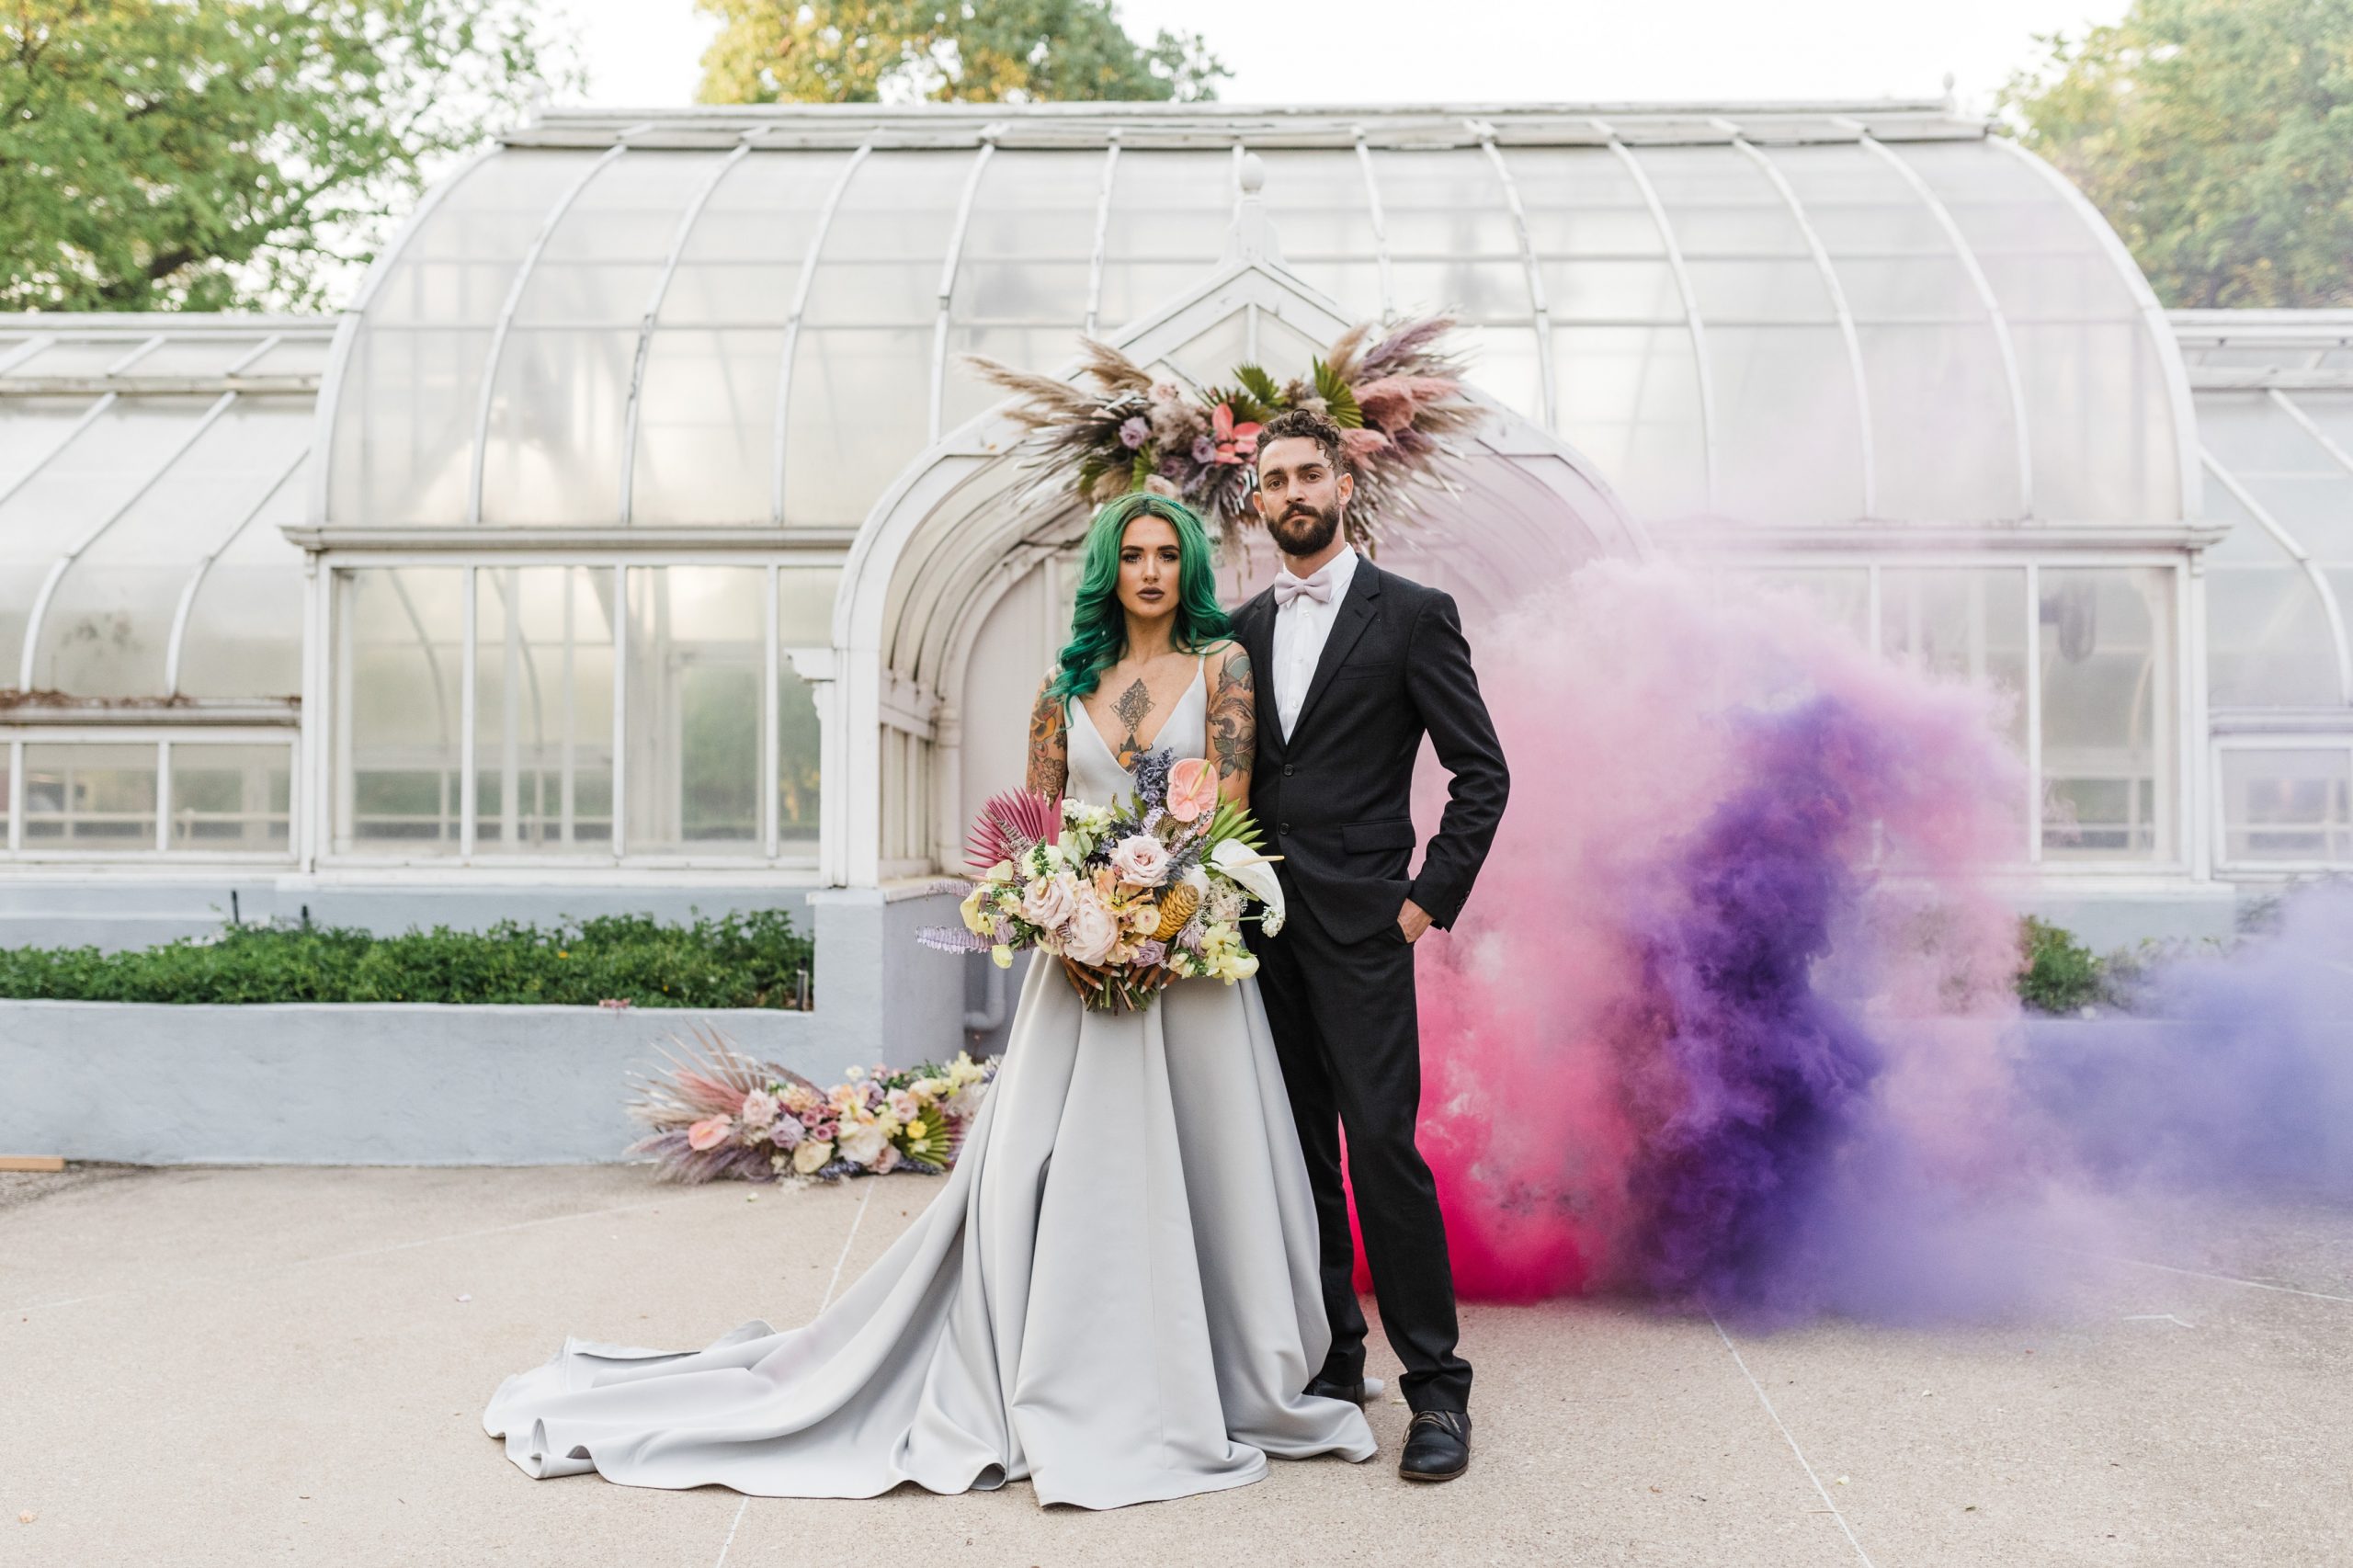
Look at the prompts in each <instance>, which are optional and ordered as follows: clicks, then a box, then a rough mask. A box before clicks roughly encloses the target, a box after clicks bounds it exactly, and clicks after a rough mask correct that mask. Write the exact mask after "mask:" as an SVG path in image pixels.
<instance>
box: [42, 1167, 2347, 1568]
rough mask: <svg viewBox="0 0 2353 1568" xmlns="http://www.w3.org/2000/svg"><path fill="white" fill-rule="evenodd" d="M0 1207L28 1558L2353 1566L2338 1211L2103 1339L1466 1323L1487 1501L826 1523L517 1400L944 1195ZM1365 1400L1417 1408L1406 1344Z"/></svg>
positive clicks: (1350, 1486) (836, 1190)
mask: <svg viewBox="0 0 2353 1568" xmlns="http://www.w3.org/2000/svg"><path fill="white" fill-rule="evenodd" d="M0 1179H5V1181H6V1185H5V1186H0V1308H5V1311H4V1312H0V1389H4V1390H5V1392H0V1412H5V1415H6V1419H5V1420H0V1564H17V1563H24V1564H39V1565H42V1568H78V1565H82V1564H114V1563H127V1562H141V1563H150V1564H163V1565H169V1568H177V1565H180V1564H189V1565H195V1564H210V1563H236V1564H246V1563H254V1562H323V1563H334V1564H338V1565H350V1568H358V1565H363V1564H374V1563H385V1564H393V1563H398V1564H404V1565H407V1564H439V1563H451V1564H458V1563H464V1564H474V1563H484V1562H494V1563H503V1564H518V1565H519V1564H540V1563H547V1564H566V1565H580V1564H602V1563H612V1564H628V1565H631V1568H639V1565H644V1568H654V1565H661V1564H678V1565H680V1568H730V1565H738V1568H740V1565H744V1564H758V1563H782V1562H810V1561H818V1562H853V1563H858V1564H860V1565H861V1568H864V1565H869V1564H874V1563H878V1562H892V1561H920V1562H926V1563H931V1562H945V1563H967V1562H969V1563H973V1564H990V1565H994V1564H999V1563H1011V1564H1038V1565H1040V1568H1061V1565H1064V1564H1094V1563H1102V1564H1111V1563H1118V1564H1121V1565H1134V1564H1156V1563H1164V1562H1165V1563H1193V1562H1217V1563H1219V1564H1221V1565H1231V1568H1243V1565H1256V1564H1269V1565H1272V1564H1292V1563H1318V1564H1321V1563H1331V1564H1367V1565H1371V1564H1390V1563H1398V1564H1404V1563H1432V1562H1442V1563H1449V1564H1453V1563H1485V1562H1495V1563H1506V1562H1508V1563H1513V1564H1522V1563H1530V1562H1542V1563H1553V1562H1560V1563H1611V1564H1616V1563H1628V1564H1634V1563H1639V1564H1666V1563H1675V1564H1683V1563H1690V1564H1725V1565H1737V1568H1779V1565H1781V1564H1790V1565H1797V1564H1807V1565H1813V1564H1839V1563H1866V1564H1872V1565H1876V1568H1899V1565H1902V1568H1930V1565H1934V1568H1953V1565H1961V1564H1976V1563H1987V1564H1994V1563H2000V1564H2005V1565H2014V1564H2046V1563H2047V1564H2075V1563H2085V1564H2095V1563H2096V1564H2135V1565H2142V1564H2168V1565H2170V1564H2184V1565H2188V1564H2209V1563H2217V1562H2247V1563H2262V1564H2266V1565H2267V1568H2269V1565H2289V1564H2313V1565H2320V1564H2336V1563H2342V1562H2347V1561H2348V1560H2353V1467H2348V1462H2347V1461H2348V1459H2353V1401H2348V1399H2347V1394H2348V1392H2353V1379H2348V1373H2353V1214H2348V1213H2347V1212H2345V1211H2343V1210H2326V1209H2320V1208H2298V1207H2292V1206H2288V1207H2270V1208H2266V1209H2262V1210H2237V1211H2232V1210H2210V1211H2206V1212H2203V1213H2200V1214H2198V1215H2195V1216H2185V1217H2184V1218H2183V1220H2182V1221H2181V1222H2180V1223H2178V1224H2177V1225H2176V1226H2174V1227H2172V1228H2171V1229H2170V1230H2169V1232H2168V1233H2167V1235H2166V1238H2165V1247H2164V1248H2163V1249H2162V1256H2159V1255H2158V1254H2157V1253H2156V1252H2151V1251H2146V1250H2144V1253H2143V1256H2138V1257H2135V1258H2133V1259H2131V1260H2129V1261H2120V1260H2114V1259H2092V1258H2068V1259H2063V1260H2058V1261H2057V1262H2056V1263H2055V1264H2054V1267H2063V1268H2064V1269H2066V1270H2067V1271H2068V1280H2069V1283H2068V1289H2067V1292H2066V1300H2067V1303H2068V1304H2067V1306H2066V1308H2065V1310H2064V1311H2063V1312H2060V1313H2058V1314H2056V1315H2054V1316H2051V1317H2046V1318H2043V1319H2040V1320H2038V1321H2035V1322H2027V1323H2017V1324H2006V1325H2004V1326H2000V1327H1993V1328H1979V1329H1971V1330H1967V1331H1949V1330H1948V1331H1936V1332H1915V1331H1896V1330H1889V1329H1881V1328H1872V1327H1866V1326H1861V1325H1857V1324H1820V1325H1816V1326H1813V1327H1811V1328H1806V1329H1802V1330H1796V1331H1790V1332H1785V1333H1780V1334H1775V1335H1753V1334H1747V1333H1742V1332H1737V1331H1735V1332H1733V1333H1731V1334H1725V1333H1723V1332H1722V1331H1720V1330H1719V1328H1718V1327H1717V1326H1716V1325H1715V1324H1712V1323H1711V1322H1710V1321H1709V1320H1707V1319H1706V1318H1697V1319H1693V1318H1677V1317H1665V1316H1659V1315H1655V1314H1654V1313H1652V1312H1647V1311H1644V1310H1642V1309H1640V1308H1637V1307H1634V1306H1631V1305H1628V1304H1624V1303H1609V1302H1570V1303H1555V1304H1548V1305H1543V1306H1536V1307H1472V1308H1470V1309H1467V1310H1466V1312H1465V1320H1464V1342H1465V1349H1466V1352H1467V1353H1468V1354H1469V1356H1470V1357H1471V1358H1472V1361H1473V1363H1474V1364H1475V1365H1476V1366H1477V1368H1478V1389H1477V1393H1476V1396H1475V1398H1474V1401H1473V1404H1474V1408H1475V1411H1476V1414H1477V1416H1478V1428H1477V1434H1476V1442H1475V1445H1474V1453H1475V1460H1474V1462H1473V1465H1472V1471H1471V1473H1470V1474H1469V1475H1468V1476H1466V1477H1465V1478H1463V1479H1462V1480H1461V1481H1459V1482H1455V1483H1449V1484H1447V1485H1444V1486H1438V1487H1427V1486H1421V1487H1417V1486H1409V1485H1408V1484H1407V1483H1404V1482H1401V1481H1399V1480H1398V1479H1397V1476H1396V1474H1395V1471H1394V1463H1395V1456H1396V1451H1397V1446H1398V1444H1399V1442H1400V1441H1401V1440H1402V1437H1403V1433H1404V1421H1405V1414H1406V1413H1405V1411H1404V1408H1403V1406H1402V1405H1398V1404H1395V1403H1388V1402H1386V1401H1384V1402H1383V1403H1381V1405H1379V1406H1378V1407H1376V1408H1375V1409H1374V1410H1373V1411H1372V1412H1371V1414H1372V1416H1373V1426H1374V1430H1375V1432H1376V1433H1377V1434H1378V1436H1379V1437H1380V1438H1381V1444H1382V1452H1381V1457H1380V1458H1378V1459H1376V1460H1372V1461H1370V1463H1367V1464H1364V1465H1358V1466H1351V1465H1348V1464H1347V1463H1344V1462H1342V1461H1339V1460H1319V1461H1311V1462H1306V1463H1280V1462H1279V1463H1278V1464H1277V1465H1276V1466H1275V1467H1274V1473H1273V1474H1272V1475H1271V1476H1270V1477H1269V1478H1268V1479H1267V1481H1266V1482H1264V1483H1260V1484H1258V1485H1256V1486H1250V1487H1245V1488H1243V1489H1241V1490H1239V1491H1234V1492H1227V1493H1221V1494H1211V1495H1209V1496H1204V1497H1196V1498H1188V1499H1184V1500H1181V1501H1178V1502H1175V1503H1166V1504H1155V1505H1147V1506H1140V1507H1134V1508H1127V1509H1121V1510H1118V1511H1115V1512H1112V1513H1108V1514H1090V1513H1086V1512H1083V1511H1079V1510H1074V1509H1060V1508H1057V1509H1051V1510H1048V1509H1041V1508H1040V1507H1039V1506H1037V1504H1036V1501H1035V1499H1034V1497H1033V1495H1032V1494H1031V1493H1030V1492H1029V1488H1028V1487H1027V1486H1026V1485H1021V1484H1015V1485H1012V1486H1008V1487H1006V1488H1005V1489H1004V1490H1003V1491H1000V1492H997V1493H995V1494H969V1495H965V1496H960V1497H935V1496H932V1495H930V1494H926V1493H922V1492H919V1491H910V1490H902V1491H901V1492H899V1493H896V1494H892V1495H891V1496H889V1497H887V1498H883V1499H880V1500H876V1501H872V1502H804V1501H791V1500H782V1499H770V1498H749V1499H747V1498H745V1497H744V1496H742V1495H741V1494H736V1493H733V1492H729V1491H725V1490H723V1489H720V1488H716V1487H706V1488H701V1489H699V1490H697V1491H693V1492H685V1493H678V1492H658V1491H649V1490H642V1489H636V1488H630V1487H623V1486H617V1485H614V1484H612V1483H608V1482H606V1481H603V1480H601V1479H600V1478H597V1477H595V1476H577V1477H566V1478H563V1479H559V1480H553V1481H545V1482H535V1481H532V1480H530V1479H529V1478H528V1477H527V1476H525V1475H524V1474H523V1473H522V1472H521V1471H517V1470H516V1469H515V1468H514V1467H513V1466H511V1465H510V1464H508V1463H507V1462H506V1459H505V1457H504V1455H503V1453H502V1451H501V1449H500V1447H499V1445H498V1443H497V1442H496V1441H495V1440H494V1439H492V1438H490V1437H485V1436H484V1435H483V1431H482V1429H481V1425H480V1420H481V1413H482V1408H483V1403H484V1402H485V1401H486V1400H487V1398H488V1397H489V1394H490V1392H491V1390H492V1389H493V1388H494V1386H495V1385H496V1383H497V1381H498V1380H499V1379H500V1378H501V1377H503V1376H505V1375H506V1374H507V1373H508V1372H511V1371H516V1370H519V1369H522V1368H525V1367H529V1366H533V1365H536V1364H538V1363H540V1362H541V1361H544V1360H546V1359H547V1358H548V1357H549V1356H550V1355H551V1354H552V1353H553V1352H554V1351H555V1349H556V1347H557V1346H559V1345H560V1344H561V1342H562V1340H563V1335H565V1334H567V1333H572V1334H578V1335H583V1336H585V1337H590V1338H597V1339H608V1340H620V1341H623V1342H626V1343H632V1344H641V1345H650V1346H673V1347H689V1346H699V1345H702V1344H705V1343H707V1342H708V1341H710V1339H712V1338H715V1337H717V1336H718V1335H721V1334H722V1333H724V1332H726V1331H727V1330H728V1329H730V1328H733V1327H734V1326H735V1325H736V1324H740V1323H743V1322H745V1320H747V1319H750V1318H754V1317H764V1318H766V1319H767V1320H768V1321H769V1322H771V1323H774V1324H778V1325H779V1326H782V1325H786V1324H793V1323H798V1322H801V1321H802V1320H804V1319H805V1318H806V1317H808V1316H809V1315H810V1314H811V1313H812V1312H814V1311H815V1310H816V1309H817V1307H818V1306H819V1305H820V1304H821V1303H822V1302H823V1301H825V1300H826V1299H827V1296H828V1294H829V1293H830V1292H831V1291H833V1290H836V1289H838V1288H839V1287H840V1286H841V1285H843V1284H845V1283H847V1281H848V1280H849V1279H851V1278H855V1277H856V1275H857V1273H858V1270H859V1269H861V1268H862V1267H864V1266H865V1265H866V1264H867V1263H868V1262H870V1261H871V1259H872V1258H873V1257H874V1256H876V1255H878V1254H879V1253H880V1252H881V1249H882V1248H883V1247H884V1246H886V1245H887V1244H889V1243H890V1241H891V1240H892V1237H893V1236H895V1235H896V1234H897V1233H898V1232H899V1230H900V1228H901V1227H903V1226H904V1225H905V1224H906V1223H907V1222H908V1221H910V1219H911V1218H912V1217H913V1215H914V1214H915V1212H916V1211H918V1210H920V1208H921V1207H922V1205H923V1204H925V1203H926V1202H927V1201H928V1199H929V1198H930V1195H931V1193H932V1192H933V1191H934V1190H936V1188H935V1187H933V1186H932V1185H931V1184H930V1183H928V1182H926V1180H925V1179H923V1178H920V1177H913V1176H893V1177H888V1178H883V1179H881V1180H870V1181H866V1182H861V1183H857V1184H851V1185H846V1186H842V1187H820V1188H803V1189H793V1188H776V1187H768V1188H757V1189H752V1188H746V1187H742V1186H738V1185H733V1184H728V1185H721V1186H715V1187H700V1188H678V1187H662V1186H658V1185H655V1184H654V1183H653V1182H652V1181H651V1180H650V1179H649V1178H648V1177H647V1176H646V1174H645V1172H644V1171H643V1170H642V1169H640V1168H636V1167H631V1166H618V1165H600V1166H561V1167H537V1168H528V1169H446V1168H445V1169H392V1168H350V1167H289V1166H276V1167H234V1168H227V1167H224V1168H187V1167H178V1168H169V1169H155V1170H142V1169H122V1168H108V1167H81V1166H76V1167H70V1168H69V1169H68V1170H67V1171H66V1172H65V1173H64V1174H63V1176H12V1177H6V1178H0ZM754 1193H756V1199H753V1200H747V1199H751V1197H752V1194H754ZM1372 1369H1373V1370H1374V1371H1375V1372H1377V1373H1380V1374H1382V1375H1384V1376H1387V1377H1390V1378H1391V1379H1392V1381H1393V1378H1394V1375H1395V1370H1396V1369H1395V1366H1394V1363H1393V1362H1392V1361H1390V1360H1389V1359H1388V1358H1387V1356H1386V1353H1385V1350H1384V1349H1382V1347H1381V1345H1380V1342H1379V1340H1378V1338H1377V1337H1376V1340H1375V1363H1374V1366H1373V1368H1372ZM26 1512H29V1513H31V1514H32V1515H33V1516H34V1517H33V1519H32V1521H31V1522H30V1523H20V1522H18V1517H19V1515H20V1514H21V1513H26Z"/></svg>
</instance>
